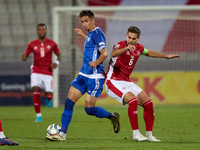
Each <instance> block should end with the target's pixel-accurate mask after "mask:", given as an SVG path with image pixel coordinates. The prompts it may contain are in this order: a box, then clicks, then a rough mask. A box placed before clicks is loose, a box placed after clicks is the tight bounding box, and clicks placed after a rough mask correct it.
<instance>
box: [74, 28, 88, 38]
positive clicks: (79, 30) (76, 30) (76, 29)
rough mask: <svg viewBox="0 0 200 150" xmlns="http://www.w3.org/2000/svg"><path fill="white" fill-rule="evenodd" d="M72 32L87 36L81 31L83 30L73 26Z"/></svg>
mask: <svg viewBox="0 0 200 150" xmlns="http://www.w3.org/2000/svg"><path fill="white" fill-rule="evenodd" d="M74 32H76V33H78V34H79V35H81V36H82V37H84V38H86V37H87V36H86V35H85V34H84V33H83V31H82V30H81V29H79V28H75V29H74Z"/></svg>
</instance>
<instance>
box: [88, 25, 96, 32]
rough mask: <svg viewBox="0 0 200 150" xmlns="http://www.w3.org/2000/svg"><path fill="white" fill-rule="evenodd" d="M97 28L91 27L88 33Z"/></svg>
mask: <svg viewBox="0 0 200 150" xmlns="http://www.w3.org/2000/svg"><path fill="white" fill-rule="evenodd" d="M95 28H96V26H93V27H91V28H90V30H89V31H88V33H89V32H91V31H93V30H94V29H95Z"/></svg>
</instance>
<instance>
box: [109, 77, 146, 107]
mask: <svg viewBox="0 0 200 150" xmlns="http://www.w3.org/2000/svg"><path fill="white" fill-rule="evenodd" d="M105 85H106V91H107V93H108V95H109V96H110V97H112V98H114V99H116V100H117V101H119V102H120V103H121V104H123V105H125V104H126V103H124V101H123V98H124V95H125V94H126V93H128V92H132V93H133V94H134V95H135V96H137V95H138V94H139V93H140V92H141V91H142V89H141V88H140V87H139V86H137V85H136V84H134V83H133V82H128V81H118V80H112V79H111V80H106V82H105Z"/></svg>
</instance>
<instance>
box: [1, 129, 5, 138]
mask: <svg viewBox="0 0 200 150" xmlns="http://www.w3.org/2000/svg"><path fill="white" fill-rule="evenodd" d="M2 138H5V135H4V133H3V131H0V139H2Z"/></svg>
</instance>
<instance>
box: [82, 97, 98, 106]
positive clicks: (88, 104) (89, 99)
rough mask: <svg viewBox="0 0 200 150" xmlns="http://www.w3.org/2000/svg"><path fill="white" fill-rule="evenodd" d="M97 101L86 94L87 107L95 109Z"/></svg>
mask: <svg viewBox="0 0 200 150" xmlns="http://www.w3.org/2000/svg"><path fill="white" fill-rule="evenodd" d="M96 101H97V97H93V96H91V95H89V94H86V98H85V107H94V106H95V104H96Z"/></svg>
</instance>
